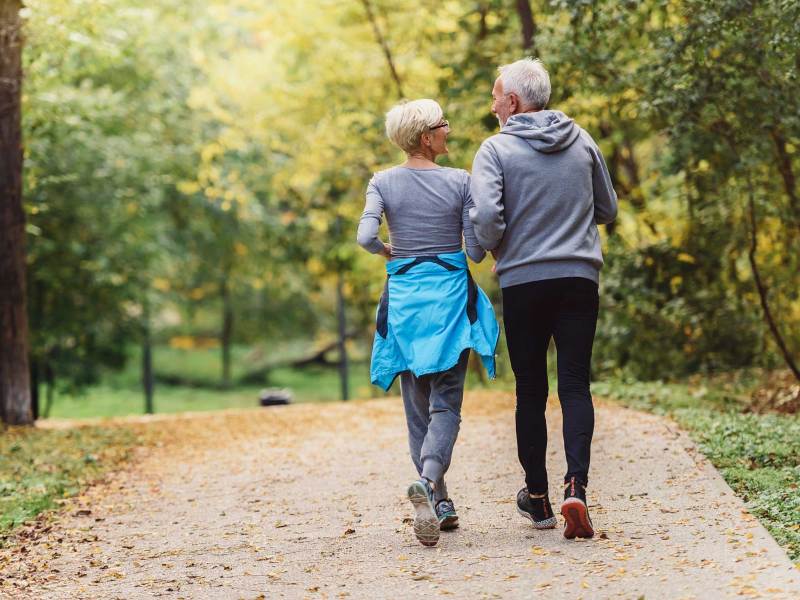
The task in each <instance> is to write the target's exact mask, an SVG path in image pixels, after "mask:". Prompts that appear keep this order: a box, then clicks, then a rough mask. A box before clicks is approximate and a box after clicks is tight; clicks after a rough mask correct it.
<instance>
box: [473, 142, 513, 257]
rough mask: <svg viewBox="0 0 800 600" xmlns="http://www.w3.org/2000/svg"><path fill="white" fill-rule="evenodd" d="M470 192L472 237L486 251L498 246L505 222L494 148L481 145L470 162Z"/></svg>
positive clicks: (501, 170) (501, 184) (501, 185)
mask: <svg viewBox="0 0 800 600" xmlns="http://www.w3.org/2000/svg"><path fill="white" fill-rule="evenodd" d="M470 191H471V195H472V201H473V203H474V206H473V207H472V208H471V209H470V211H469V218H470V220H471V221H472V224H473V225H474V226H475V227H474V229H475V237H476V238H478V242H479V243H480V245H481V246H483V247H484V248H485V249H486V250H494V249H495V248H497V246H499V245H500V242H501V241H502V239H503V233H504V232H505V230H506V222H505V218H504V216H503V167H502V165H501V164H500V159H499V158H498V157H497V153H496V152H495V151H494V148H492V146H491V145H490V144H488V143H486V142H484V143H483V144H482V145H481V147H480V149H479V150H478V153H477V154H476V155H475V160H474V161H473V163H472V180H471V182H470Z"/></svg>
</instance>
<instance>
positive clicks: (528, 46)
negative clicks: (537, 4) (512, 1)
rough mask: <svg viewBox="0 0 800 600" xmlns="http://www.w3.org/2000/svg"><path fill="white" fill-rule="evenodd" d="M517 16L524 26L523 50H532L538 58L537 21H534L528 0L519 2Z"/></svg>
mask: <svg viewBox="0 0 800 600" xmlns="http://www.w3.org/2000/svg"><path fill="white" fill-rule="evenodd" d="M517 15H519V21H520V24H521V25H522V49H523V50H530V51H531V53H532V54H533V55H534V56H536V55H537V54H538V52H537V51H536V21H534V20H533V11H532V10H531V3H530V2H529V1H528V0H517Z"/></svg>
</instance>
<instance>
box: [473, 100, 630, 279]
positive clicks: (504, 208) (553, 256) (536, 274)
mask: <svg viewBox="0 0 800 600" xmlns="http://www.w3.org/2000/svg"><path fill="white" fill-rule="evenodd" d="M471 192H472V198H473V199H474V204H475V208H473V209H472V210H471V211H470V217H471V218H472V222H473V224H474V225H475V235H476V236H477V238H478V240H479V241H480V243H481V245H483V247H484V248H486V249H487V250H492V251H494V255H495V256H496V257H497V275H498V276H499V278H500V286H501V287H509V286H512V285H518V284H522V283H527V282H530V281H538V280H542V279H554V278H559V277H584V278H587V279H591V280H593V281H599V277H600V268H601V267H602V266H603V254H602V251H601V248H600V236H599V234H598V231H597V225H598V224H603V223H610V222H611V221H613V220H614V218H615V217H616V216H617V195H616V193H615V192H614V187H613V186H612V184H611V177H610V175H609V173H608V168H607V167H606V164H605V161H604V160H603V155H602V154H601V152H600V149H599V148H598V147H597V144H596V143H595V142H594V140H593V139H592V138H591V136H590V135H589V134H588V133H587V132H586V131H584V130H583V129H581V128H580V127H578V126H577V125H576V124H575V122H574V121H573V120H572V119H570V118H569V117H567V116H566V115H565V114H564V113H562V112H559V111H554V110H543V111H539V112H535V113H521V114H517V115H514V116H512V117H511V118H509V119H508V122H507V123H506V124H505V125H504V126H503V127H502V129H501V130H500V133H499V134H497V135H494V136H492V137H490V138H489V139H487V140H486V141H485V142H483V144H482V145H481V147H480V149H479V150H478V153H477V154H476V155H475V162H474V163H473V165H472V182H471Z"/></svg>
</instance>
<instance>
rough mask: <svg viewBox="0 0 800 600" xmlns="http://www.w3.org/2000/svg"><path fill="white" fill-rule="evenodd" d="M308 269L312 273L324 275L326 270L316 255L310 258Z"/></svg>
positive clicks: (307, 264)
mask: <svg viewBox="0 0 800 600" xmlns="http://www.w3.org/2000/svg"><path fill="white" fill-rule="evenodd" d="M306 269H308V272H309V273H311V274H312V275H322V274H323V273H324V272H325V266H324V265H323V264H322V262H321V261H320V260H319V259H318V258H316V257H314V256H312V257H311V258H309V259H308V262H307V263H306Z"/></svg>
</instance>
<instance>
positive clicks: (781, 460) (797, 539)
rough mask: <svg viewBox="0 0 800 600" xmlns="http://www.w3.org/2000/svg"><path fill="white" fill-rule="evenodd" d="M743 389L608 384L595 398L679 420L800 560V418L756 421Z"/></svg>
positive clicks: (758, 417) (598, 387)
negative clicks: (749, 409)
mask: <svg viewBox="0 0 800 600" xmlns="http://www.w3.org/2000/svg"><path fill="white" fill-rule="evenodd" d="M745 390H746V384H734V385H718V386H716V385H709V386H707V387H706V386H703V385H689V384H667V383H660V382H648V383H643V382H637V383H629V382H618V381H617V382H615V381H611V382H603V383H597V384H594V385H593V387H592V391H593V393H594V394H595V395H598V396H603V397H607V398H611V399H615V400H618V401H620V402H622V403H623V404H625V405H627V406H629V407H631V408H636V409H639V410H647V411H650V412H655V413H658V414H665V415H668V416H670V417H672V418H673V419H675V420H676V421H677V422H678V423H679V424H680V425H681V427H683V428H684V429H685V430H686V431H688V432H689V434H690V435H691V436H692V438H693V439H694V440H695V442H696V443H697V444H698V446H699V447H700V450H701V451H702V452H703V454H705V455H706V456H707V457H708V458H709V459H710V460H711V462H712V463H713V464H714V466H715V467H716V468H717V469H718V470H719V471H720V473H722V476H723V477H724V478H725V480H726V481H727V482H728V484H729V485H730V486H731V488H733V490H734V491H735V492H736V494H737V495H739V496H740V497H741V498H743V499H744V500H745V502H746V503H747V506H748V508H749V509H750V510H751V511H752V512H753V514H755V515H756V516H757V517H758V518H759V519H760V520H761V522H762V523H763V524H764V526H765V527H766V528H767V529H768V530H769V531H770V533H771V534H772V535H773V536H774V537H775V539H776V540H777V541H778V543H780V544H781V545H782V546H784V547H785V548H786V551H787V553H788V554H789V557H790V558H791V559H792V560H793V561H795V562H797V561H800V489H798V488H800V415H779V414H753V413H748V412H745V411H746V409H747V402H746V394H745V393H744V391H745Z"/></svg>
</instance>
